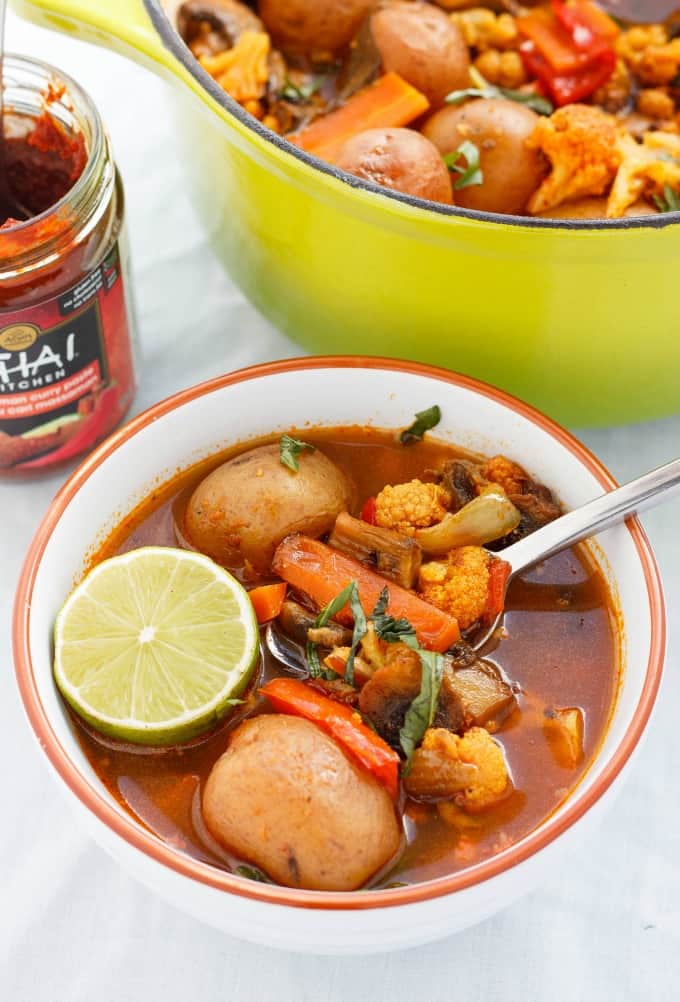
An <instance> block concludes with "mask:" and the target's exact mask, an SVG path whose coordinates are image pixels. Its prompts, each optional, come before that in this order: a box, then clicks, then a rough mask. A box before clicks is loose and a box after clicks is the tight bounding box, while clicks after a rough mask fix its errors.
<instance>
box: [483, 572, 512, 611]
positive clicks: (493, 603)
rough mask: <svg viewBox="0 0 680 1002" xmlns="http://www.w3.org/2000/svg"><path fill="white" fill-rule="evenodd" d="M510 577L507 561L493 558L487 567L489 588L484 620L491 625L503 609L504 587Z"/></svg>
mask: <svg viewBox="0 0 680 1002" xmlns="http://www.w3.org/2000/svg"><path fill="white" fill-rule="evenodd" d="M509 577H510V564H509V563H508V562H507V560H500V559H499V558H497V557H496V558H494V559H493V560H492V561H491V564H490V565H489V587H488V591H487V598H486V609H485V611H484V620H485V622H487V623H493V621H494V619H495V618H496V616H500V614H501V613H502V612H503V609H504V607H505V586H506V585H507V583H508V578H509Z"/></svg>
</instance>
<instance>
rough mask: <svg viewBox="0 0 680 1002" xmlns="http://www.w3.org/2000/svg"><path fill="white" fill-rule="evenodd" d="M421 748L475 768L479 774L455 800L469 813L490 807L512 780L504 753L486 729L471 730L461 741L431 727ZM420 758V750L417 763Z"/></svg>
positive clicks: (454, 735)
mask: <svg viewBox="0 0 680 1002" xmlns="http://www.w3.org/2000/svg"><path fill="white" fill-rule="evenodd" d="M421 748H422V749H423V751H426V752H435V753H437V754H438V755H440V756H441V757H443V758H447V759H451V760H453V761H458V762H462V763H465V764H468V765H473V766H475V767H476V769H477V773H476V775H475V776H474V778H473V779H472V781H471V782H470V783H469V785H468V786H466V787H465V789H464V790H463V791H462V792H461V793H457V794H456V796H455V799H456V802H457V803H458V804H459V805H460V806H461V807H464V808H465V809H467V810H470V811H479V810H482V809H483V808H484V807H489V806H490V805H491V804H493V803H495V801H497V800H500V798H501V797H502V796H503V795H504V794H505V793H506V792H507V790H508V785H509V782H510V777H509V775H508V768H507V766H506V764H505V757H504V755H503V749H502V748H501V746H500V745H499V744H498V742H497V741H495V740H494V739H493V738H492V737H491V735H490V734H489V732H488V731H487V730H486V729H485V728H484V727H471V728H470V730H469V731H466V732H465V734H464V735H463V736H462V737H459V736H458V735H457V734H452V733H451V731H447V730H445V729H444V728H442V727H434V728H433V727H431V728H430V729H429V730H427V731H426V732H425V737H424V738H423V743H422V745H421ZM417 755H418V749H416V751H415V752H414V756H413V757H414V759H415V757H416V756H417ZM414 768H415V762H414Z"/></svg>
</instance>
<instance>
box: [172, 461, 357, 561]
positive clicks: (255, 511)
mask: <svg viewBox="0 0 680 1002" xmlns="http://www.w3.org/2000/svg"><path fill="white" fill-rule="evenodd" d="M352 501H353V488H352V485H351V483H350V481H349V479H348V478H347V476H346V475H345V473H344V472H343V471H342V470H341V469H340V467H339V466H336V464H335V463H333V462H332V461H331V460H330V459H328V457H327V456H324V454H323V453H322V452H320V451H319V450H318V449H315V450H314V451H308V450H305V451H304V452H302V453H301V454H300V456H299V457H298V470H297V472H294V471H293V470H290V469H288V467H286V466H284V465H283V463H282V462H281V457H280V452H279V445H278V443H276V444H272V445H261V446H258V447H257V448H255V449H250V450H249V451H248V452H244V453H242V454H241V455H240V456H234V458H233V459H229V460H227V462H226V463H223V464H222V465H221V466H218V468H217V469H216V470H213V472H212V473H210V474H208V476H207V477H206V478H205V479H204V480H202V481H201V483H200V484H199V485H198V487H197V488H196V490H195V491H194V493H193V494H192V496H191V498H190V500H189V504H188V506H187V510H186V514H185V520H184V521H185V532H186V535H187V538H188V539H189V541H190V542H191V544H192V545H193V546H195V547H196V549H198V550H200V551H201V552H202V553H205V554H207V555H208V556H209V557H212V558H213V560H216V561H218V562H219V563H222V564H224V565H225V566H227V567H245V568H246V570H254V571H255V572H258V573H265V574H266V573H267V572H268V571H269V569H270V566H271V561H272V557H273V555H274V550H275V549H276V547H277V546H278V544H279V543H280V542H281V540H282V539H284V538H285V537H286V536H289V535H290V534H291V533H295V532H303V533H305V535H307V536H312V537H318V536H321V535H323V534H324V533H325V532H328V531H329V530H330V529H331V528H332V527H333V524H334V522H335V520H336V518H337V516H338V515H339V514H340V512H341V511H345V510H346V509H347V508H349V507H351V505H352Z"/></svg>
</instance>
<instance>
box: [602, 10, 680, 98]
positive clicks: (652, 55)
mask: <svg viewBox="0 0 680 1002" xmlns="http://www.w3.org/2000/svg"><path fill="white" fill-rule="evenodd" d="M616 51H617V53H618V55H619V56H620V57H621V58H622V59H623V60H624V62H625V63H626V65H627V66H628V67H629V68H630V69H631V70H632V71H633V73H634V74H635V75H636V77H637V78H638V79H639V80H640V81H641V82H642V83H643V84H647V85H648V86H663V85H664V84H669V83H671V82H672V81H673V80H675V78H676V77H677V76H678V74H679V73H680V38H674V39H672V40H669V38H668V32H667V31H666V29H665V28H664V26H663V25H662V24H646V25H637V26H636V27H634V28H630V29H629V30H628V31H624V32H622V33H621V34H620V35H619V37H618V39H617V41H616Z"/></svg>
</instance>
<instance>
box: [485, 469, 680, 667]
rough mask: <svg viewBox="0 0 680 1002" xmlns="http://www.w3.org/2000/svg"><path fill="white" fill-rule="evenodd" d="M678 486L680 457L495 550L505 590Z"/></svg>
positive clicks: (491, 630)
mask: <svg viewBox="0 0 680 1002" xmlns="http://www.w3.org/2000/svg"><path fill="white" fill-rule="evenodd" d="M678 488H680V459H674V460H673V461H672V462H671V463H667V464H666V465H665V466H660V467H659V469H658V470H652V472H651V473H645V474H644V476H642V477H638V478H637V480H631V482H630V483H628V484H624V485H623V486H622V487H617V488H616V489H615V490H613V491H609V492H608V493H607V494H603V495H602V496H601V497H598V498H595V500H594V501H589V502H588V504H584V505H581V507H580V508H575V509H574V510H573V511H570V512H567V514H566V515H562V516H561V517H560V518H557V519H555V521H554V522H550V523H548V525H545V526H544V527H543V528H542V529H537V530H536V532H532V533H531V535H530V536H526V537H525V538H524V539H521V540H520V541H519V542H518V543H513V544H512V546H508V547H507V549H505V550H502V551H501V552H500V553H499V554H498V556H501V557H502V558H503V560H506V561H507V562H508V563H509V564H510V567H511V570H510V575H509V577H508V581H507V583H506V586H505V587H506V593H507V588H508V585H509V584H510V582H511V581H512V579H513V578H514V577H516V576H517V575H518V574H521V573H522V571H526V570H528V569H529V568H530V567H534V566H535V565H536V564H539V563H541V561H542V560H547V558H548V557H552V556H553V555H554V554H555V553H560V552H561V551H562V550H566V549H568V548H569V547H570V546H574V545H575V544H576V543H580V542H581V541H582V540H584V539H588V538H589V537H590V536H594V535H596V534H597V533H598V532H604V530H605V529H609V528H611V527H612V526H614V525H618V524H619V523H620V522H623V521H624V519H626V518H628V516H630V515H636V514H639V513H640V512H642V511H645V510H646V509H647V508H652V507H654V505H657V504H660V502H661V501H665V500H667V499H668V496H669V494H670V493H671V492H672V491H673V490H674V489H675V490H677V489H678ZM502 619H503V613H500V615H499V616H498V617H497V618H496V620H495V622H494V623H493V624H492V625H491V626H490V627H489V628H488V629H486V630H484V631H483V632H481V633H479V634H477V635H476V636H475V638H474V640H473V642H472V647H473V648H474V650H476V651H478V650H480V649H481V648H482V647H484V646H485V644H486V643H488V641H489V640H490V639H491V636H492V634H493V633H494V632H495V630H497V629H498V627H499V625H500V623H501V621H502Z"/></svg>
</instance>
